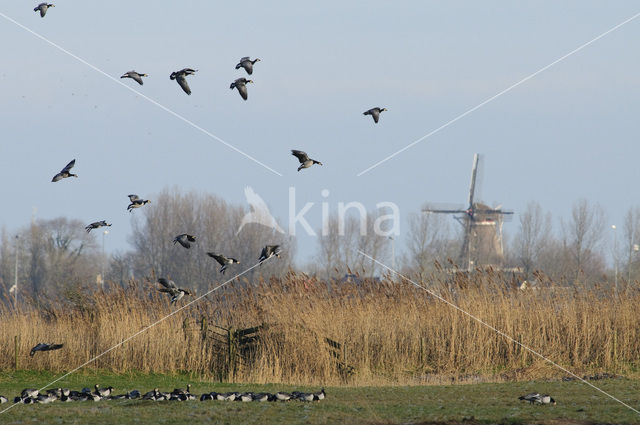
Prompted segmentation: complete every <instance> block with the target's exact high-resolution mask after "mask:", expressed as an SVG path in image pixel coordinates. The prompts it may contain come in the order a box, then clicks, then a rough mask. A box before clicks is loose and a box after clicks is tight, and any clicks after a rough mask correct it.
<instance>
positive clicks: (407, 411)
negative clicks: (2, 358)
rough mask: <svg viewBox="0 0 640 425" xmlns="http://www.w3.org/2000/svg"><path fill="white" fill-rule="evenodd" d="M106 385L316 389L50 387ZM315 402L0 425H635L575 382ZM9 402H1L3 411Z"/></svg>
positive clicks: (114, 405) (358, 393) (84, 415)
mask: <svg viewBox="0 0 640 425" xmlns="http://www.w3.org/2000/svg"><path fill="white" fill-rule="evenodd" d="M52 378H53V375H51V374H49V373H45V372H39V373H36V372H16V373H3V374H0V394H3V395H5V396H15V395H16V394H18V393H19V392H20V391H21V390H22V389H23V388H25V387H33V388H39V387H41V386H43V385H45V384H46V383H48V382H50V381H51V380H52ZM95 383H100V384H101V385H102V386H108V385H112V386H114V387H115V388H116V392H125V391H128V390H131V389H134V388H135V389H139V390H141V391H142V390H144V391H147V390H151V389H153V387H155V386H157V387H159V388H160V389H161V390H165V391H170V390H172V389H173V388H175V387H182V388H184V387H185V386H186V384H187V383H191V384H192V392H193V393H197V394H199V393H203V392H209V391H218V392H222V391H231V390H237V391H270V392H275V391H278V390H286V391H291V390H294V389H300V390H314V391H317V390H319V388H316V387H293V386H289V385H272V384H266V385H253V384H251V385H249V384H221V383H215V382H205V381H202V380H198V379H194V378H191V377H189V376H187V375H114V374H105V373H101V374H98V373H96V372H91V371H87V372H85V373H78V374H74V375H71V376H69V377H68V378H65V380H63V381H61V382H59V383H57V384H55V385H54V386H55V387H58V386H62V387H68V388H75V389H80V388H81V387H84V386H89V387H92V386H93V385H94V384H95ZM593 383H594V384H595V385H596V386H598V387H600V388H602V389H603V390H605V391H607V392H609V393H611V394H612V395H614V396H616V397H617V398H619V399H621V400H623V401H625V402H626V403H628V404H630V405H631V406H633V407H634V408H638V407H640V381H639V380H628V379H608V380H599V381H593ZM531 391H540V392H546V393H549V394H551V395H552V396H554V397H555V398H556V400H557V402H558V403H557V405H555V406H532V405H529V404H528V403H523V402H521V401H519V400H518V399H517V397H518V395H521V394H524V393H526V392H531ZM327 393H328V397H327V399H326V400H323V401H321V402H313V403H303V402H287V403H280V402H277V403H257V402H251V403H241V402H218V401H211V402H200V401H190V402H168V401H165V402H151V401H121V400H111V401H100V402H77V403H64V404H63V403H60V402H57V403H52V404H48V405H17V406H15V407H14V408H12V409H11V410H9V411H7V412H5V413H4V414H2V415H1V416H0V423H3V424H5V423H6V424H30V423H38V424H43V423H47V424H48V423H78V424H85V423H101V424H124V423H136V424H165V423H166V424H169V423H171V424H173V423H177V424H196V423H223V424H230V425H233V424H334V423H347V424H407V423H408V424H419V423H444V422H447V423H458V422H459V423H462V422H464V423H467V424H474V423H500V424H534V423H535V424H570V423H571V424H573V423H575V424H591V423H611V424H613V423H616V424H618V423H619V424H637V423H640V415H638V414H637V413H635V412H633V411H632V410H630V409H628V408H626V407H624V406H623V405H621V404H619V403H617V402H615V401H614V400H612V399H610V398H608V397H606V396H605V395H603V394H601V393H599V392H597V391H596V390H594V389H593V388H591V387H589V386H587V385H585V384H583V383H580V382H575V381H574V382H562V381H555V382H535V381H532V382H518V383H497V384H469V385H450V386H411V387H406V386H393V387H335V388H327ZM7 406H9V404H4V405H2V408H6V407H7Z"/></svg>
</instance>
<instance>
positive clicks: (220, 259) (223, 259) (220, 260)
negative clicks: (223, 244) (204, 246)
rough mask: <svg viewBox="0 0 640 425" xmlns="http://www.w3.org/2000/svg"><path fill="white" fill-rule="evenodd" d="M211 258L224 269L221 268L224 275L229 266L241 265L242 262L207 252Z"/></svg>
mask: <svg viewBox="0 0 640 425" xmlns="http://www.w3.org/2000/svg"><path fill="white" fill-rule="evenodd" d="M207 255H208V256H209V257H212V258H214V259H215V260H216V261H217V262H218V263H219V264H220V265H221V266H222V267H221V268H220V273H222V274H224V272H225V270H227V266H229V265H231V264H240V261H238V260H236V259H235V258H231V257H225V256H224V255H221V254H215V253H213V252H207Z"/></svg>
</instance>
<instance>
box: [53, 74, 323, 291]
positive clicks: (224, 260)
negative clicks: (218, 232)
mask: <svg viewBox="0 0 640 425" xmlns="http://www.w3.org/2000/svg"><path fill="white" fill-rule="evenodd" d="M250 63H251V62H250ZM240 64H242V62H241V63H240ZM240 64H239V65H240ZM180 72H182V71H180ZM172 75H173V74H172ZM179 78H180V76H176V79H179ZM292 152H293V155H295V156H296V157H298V159H299V160H300V164H301V165H300V167H299V168H298V171H300V170H301V169H302V168H309V167H311V166H312V165H313V164H320V165H322V163H321V162H320V161H316V160H315V159H310V158H309V157H308V156H307V154H306V153H304V152H302V151H298V150H294V151H292ZM75 165H76V160H75V159H74V160H72V161H71V162H69V163H68V164H67V165H66V166H65V167H64V168H63V169H62V170H60V172H59V173H57V174H56V175H55V176H53V178H52V179H51V181H52V182H54V183H55V182H57V181H60V180H62V179H66V178H69V177H78V175H77V174H73V173H71V169H72V168H73V167H74V166H75ZM128 196H129V201H130V204H129V205H128V206H127V211H129V212H132V211H133V210H134V209H136V208H141V207H143V206H145V205H146V204H148V203H150V202H151V201H150V200H148V199H142V198H140V197H139V196H138V195H134V194H131V195H128ZM108 226H111V224H110V223H107V221H106V220H100V221H94V222H93V223H89V224H88V225H87V226H86V227H85V230H86V231H87V233H89V232H91V231H92V230H94V229H99V228H101V227H108ZM195 241H196V237H195V236H193V235H190V234H188V233H182V234H180V235H178V236H176V237H175V238H174V239H173V244H174V245H175V244H176V243H179V244H180V245H181V246H183V247H184V248H186V249H189V248H191V244H192V243H194V242H195ZM281 253H282V249H281V248H280V245H266V246H265V247H264V248H262V251H261V252H260V256H259V257H258V264H259V265H262V263H263V262H265V261H266V260H268V259H269V258H271V257H273V256H275V257H280V254H281ZM207 255H208V256H209V257H211V258H213V259H214V260H216V261H217V262H218V264H220V266H221V267H220V273H222V274H223V275H224V272H225V271H226V270H227V267H228V266H230V265H232V264H240V261H239V260H237V259H236V258H233V257H227V256H225V255H222V254H218V253H215V252H207ZM158 283H159V284H160V285H161V287H160V288H158V290H159V291H160V292H166V293H168V294H169V295H170V296H171V303H172V304H174V303H176V302H177V301H178V300H180V299H181V298H182V297H184V296H185V295H191V292H189V291H188V290H187V289H184V288H179V287H178V286H177V285H176V284H175V282H173V281H172V280H168V279H165V278H160V279H158Z"/></svg>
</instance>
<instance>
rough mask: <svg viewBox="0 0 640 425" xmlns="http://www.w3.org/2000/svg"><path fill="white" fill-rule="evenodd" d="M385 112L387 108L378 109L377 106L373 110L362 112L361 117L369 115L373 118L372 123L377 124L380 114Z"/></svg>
mask: <svg viewBox="0 0 640 425" xmlns="http://www.w3.org/2000/svg"><path fill="white" fill-rule="evenodd" d="M386 110H387V108H380V107H379V106H376V107H375V108H371V109H369V110H368V111H366V112H363V113H362V115H371V118H373V122H374V123H376V124H378V120H379V119H380V113H381V112H383V111H386Z"/></svg>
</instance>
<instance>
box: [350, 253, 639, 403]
mask: <svg viewBox="0 0 640 425" xmlns="http://www.w3.org/2000/svg"><path fill="white" fill-rule="evenodd" d="M358 253H359V254H361V255H363V256H365V257H367V258H368V259H370V260H371V261H373V262H375V263H376V264H379V265H380V266H382V267H384V268H385V269H387V270H389V271H390V272H392V273H393V274H395V275H398V276H399V277H401V278H402V279H404V280H406V281H407V282H410V283H411V284H413V285H414V286H416V287H417V288H420V289H422V290H424V291H426V292H427V293H428V294H429V295H431V296H433V297H435V298H437V299H439V300H440V301H442V302H443V303H445V304H448V305H449V306H451V307H453V308H455V309H456V310H458V311H459V312H460V313H462V314H464V315H466V316H468V317H470V318H471V319H473V320H475V321H476V322H478V323H480V324H481V325H483V326H486V327H487V328H489V329H491V330H492V331H494V332H495V333H497V334H498V335H500V336H502V337H503V338H505V339H508V340H509V341H511V342H513V343H515V344H517V345H519V346H520V347H522V348H524V349H525V350H527V351H529V352H530V353H532V354H534V355H535V356H537V357H540V358H541V359H542V360H544V361H546V362H548V363H550V364H552V365H553V366H555V367H556V368H558V369H560V370H562V371H564V372H565V373H568V374H569V375H571V376H573V377H574V378H576V379H578V380H579V381H582V382H583V383H585V384H587V385H589V386H590V387H592V388H594V389H595V390H598V391H600V392H601V393H602V394H604V395H606V396H607V397H609V398H611V399H613V400H615V401H617V402H618V403H620V404H622V405H623V406H625V407H627V408H628V409H631V410H633V411H634V412H636V413H637V414H639V415H640V411H638V410H636V409H634V408H633V407H631V406H629V405H628V404H627V403H625V402H624V401H622V400H620V399H618V398H616V397H615V396H613V395H611V394H609V393H608V392H606V391H604V390H602V389H600V388H598V387H596V386H595V385H593V384H592V383H591V382H589V381H587V380H586V379H584V378H581V377H579V376H578V375H576V374H575V373H573V372H571V371H570V370H568V369H566V368H564V367H562V366H560V365H559V364H558V363H556V362H554V361H553V360H551V359H549V358H547V357H545V356H544V355H543V354H540V353H539V352H537V351H535V350H534V349H533V348H530V347H528V346H526V345H524V344H523V343H521V342H520V341H516V340H515V339H513V338H512V337H511V336H509V335H507V334H506V333H504V332H502V331H501V330H500V329H498V328H496V327H494V326H491V325H490V324H488V323H487V322H485V321H484V320H482V319H480V318H479V317H477V316H474V315H473V314H471V313H469V312H468V311H466V310H464V309H462V308H460V307H458V306H457V305H455V304H454V303H452V302H450V301H447V300H446V299H444V298H442V297H441V296H440V295H438V294H436V293H435V292H433V291H430V290H429V289H427V288H425V287H424V286H422V285H419V284H417V283H416V282H414V281H413V280H411V279H409V278H408V277H406V276H404V275H403V274H402V273H400V272H398V271H396V270H394V269H392V268H391V267H389V266H387V265H385V264H383V263H381V262H380V261H378V260H376V259H375V258H373V257H372V256H370V255H368V254H365V253H364V252H362V251H361V250H358Z"/></svg>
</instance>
